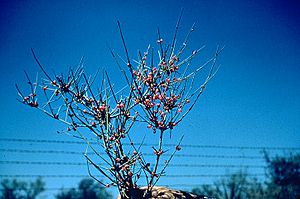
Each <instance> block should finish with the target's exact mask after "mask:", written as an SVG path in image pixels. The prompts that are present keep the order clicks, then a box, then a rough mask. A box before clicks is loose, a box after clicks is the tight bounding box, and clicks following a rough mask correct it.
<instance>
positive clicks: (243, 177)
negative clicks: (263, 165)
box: [192, 172, 265, 199]
mask: <svg viewBox="0 0 300 199" xmlns="http://www.w3.org/2000/svg"><path fill="white" fill-rule="evenodd" d="M192 192H193V193H194V194H197V195H201V194H204V195H207V196H210V197H214V198H218V199H263V198H264V197H263V196H264V195H265V194H264V190H263V187H262V184H261V183H259V182H258V181H257V179H255V178H249V177H248V175H247V174H246V173H245V172H238V173H235V174H232V175H231V176H230V177H229V178H224V179H221V180H219V181H217V182H215V183H214V185H213V186H210V185H203V186H201V187H200V188H195V189H193V190H192Z"/></svg>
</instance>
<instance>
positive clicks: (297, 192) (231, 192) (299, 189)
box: [192, 154, 300, 199]
mask: <svg viewBox="0 0 300 199" xmlns="http://www.w3.org/2000/svg"><path fill="white" fill-rule="evenodd" d="M265 157H266V162H267V172H268V175H267V182H266V183H262V182H260V181H258V180H257V179H256V178H251V177H249V175H247V173H245V172H241V171H240V172H238V173H235V174H232V175H231V176H230V177H229V178H224V179H221V180H219V181H217V182H215V183H214V185H211V186H210V185H203V186H201V187H198V188H194V189H193V190H192V192H193V193H194V194H197V195H202V194H204V195H207V196H210V197H214V198H218V199H299V198H300V155H299V154H297V155H290V156H289V157H278V156H277V157H275V158H273V159H270V158H269V157H268V155H266V156H265Z"/></svg>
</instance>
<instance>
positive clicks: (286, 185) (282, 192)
mask: <svg viewBox="0 0 300 199" xmlns="http://www.w3.org/2000/svg"><path fill="white" fill-rule="evenodd" d="M265 160H266V163H267V170H266V179H265V181H264V182H262V181H260V180H258V179H257V178H254V177H251V176H250V175H248V174H247V173H246V172H243V171H240V172H238V173H234V174H232V175H231V176H229V177H224V178H222V179H219V180H217V181H216V182H215V183H214V184H213V185H203V186H201V187H197V188H194V189H192V193H194V194H197V195H206V196H209V197H213V198H217V199H300V154H291V155H289V156H276V157H274V158H272V159H271V158H269V156H268V155H267V154H266V155H265ZM45 190H46V184H45V182H44V181H43V180H42V179H41V178H37V179H36V180H35V181H34V182H25V181H20V180H17V179H4V180H2V181H1V196H0V199H35V198H37V197H38V196H39V195H40V194H41V193H42V192H44V191H45ZM55 198H56V199H111V198H113V197H112V194H111V193H110V192H108V191H107V189H106V188H105V187H104V186H102V185H100V184H99V183H97V182H95V181H94V180H92V179H82V180H81V181H80V182H79V184H78V187H76V188H71V189H63V188H62V189H61V190H60V191H59V192H58V193H57V194H56V195H55Z"/></svg>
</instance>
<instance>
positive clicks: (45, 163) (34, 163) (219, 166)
mask: <svg viewBox="0 0 300 199" xmlns="http://www.w3.org/2000/svg"><path fill="white" fill-rule="evenodd" d="M0 164H25V165H26V164H29V165H69V166H83V165H86V163H82V162H46V161H0ZM97 165H103V164H101V163H98V164H97ZM160 166H164V164H161V165H160ZM169 167H206V168H265V167H266V166H265V165H235V164H169Z"/></svg>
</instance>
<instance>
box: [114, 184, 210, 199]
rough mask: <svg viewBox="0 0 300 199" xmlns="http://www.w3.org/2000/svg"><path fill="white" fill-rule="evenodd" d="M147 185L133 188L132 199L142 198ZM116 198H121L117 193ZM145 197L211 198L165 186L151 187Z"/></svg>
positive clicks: (166, 198)
mask: <svg viewBox="0 0 300 199" xmlns="http://www.w3.org/2000/svg"><path fill="white" fill-rule="evenodd" d="M146 190H147V187H141V188H138V189H135V190H134V198H133V199H143V198H144V197H143V195H144V193H145V192H146ZM117 199H121V196H120V195H119V196H118V198H117ZM147 199H212V198H209V197H206V196H198V195H195V194H192V193H188V192H185V191H180V190H172V189H168V188H166V187H157V186H155V187H153V189H152V191H151V193H150V196H149V197H148V198H147Z"/></svg>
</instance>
